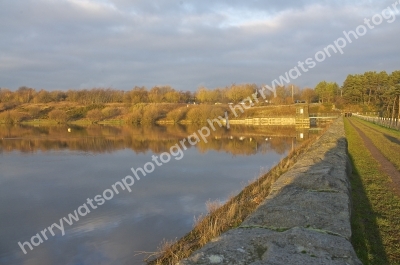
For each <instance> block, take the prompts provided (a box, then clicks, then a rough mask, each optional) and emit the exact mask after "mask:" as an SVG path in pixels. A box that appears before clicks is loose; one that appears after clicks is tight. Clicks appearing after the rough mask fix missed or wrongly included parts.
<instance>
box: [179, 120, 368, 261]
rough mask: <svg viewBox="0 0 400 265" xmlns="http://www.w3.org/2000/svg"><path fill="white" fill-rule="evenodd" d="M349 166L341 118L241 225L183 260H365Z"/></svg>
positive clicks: (282, 178) (280, 179) (283, 176)
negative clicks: (358, 242)
mask: <svg viewBox="0 0 400 265" xmlns="http://www.w3.org/2000/svg"><path fill="white" fill-rule="evenodd" d="M350 171H351V168H350V164H349V159H348V155H347V141H346V139H345V132H344V126H343V119H342V118H339V119H337V120H336V121H335V122H334V123H333V124H332V125H331V127H330V128H329V129H328V131H327V132H326V133H324V134H323V135H322V136H321V137H320V138H319V139H318V140H317V141H316V142H315V143H314V144H313V145H312V146H311V147H310V149H309V150H308V151H307V152H306V153H305V154H303V156H302V157H301V158H300V159H299V160H298V162H297V163H296V164H295V165H294V166H293V168H291V169H290V170H289V171H288V172H286V173H285V174H283V175H282V176H281V177H280V178H279V179H278V180H277V181H276V182H275V183H274V184H273V186H272V189H271V193H270V195H269V196H268V197H267V198H266V199H265V201H264V202H263V203H261V205H260V206H259V207H258V208H257V209H256V211H255V212H254V213H253V214H252V215H250V216H249V217H248V218H247V219H246V220H245V221H244V222H243V223H242V224H241V225H240V227H239V228H236V229H232V230H230V231H228V232H226V233H224V234H222V235H221V236H220V237H218V238H215V239H214V240H212V242H210V243H208V244H207V245H206V246H204V247H203V248H202V249H200V250H198V251H196V252H194V253H193V254H192V256H190V257H189V258H187V259H184V260H182V261H181V262H180V263H179V264H180V265H194V264H243V265H245V264H246V265H247V264H252V265H260V264H271V265H272V264H274V265H277V264H282V265H283V264H285V265H287V264H318V265H319V264H362V263H361V262H360V261H359V259H358V258H357V256H356V254H355V252H354V249H353V247H352V245H351V243H350V237H351V226H350V210H351V201H350V198H351V196H350V184H349V180H348V174H349V173H350Z"/></svg>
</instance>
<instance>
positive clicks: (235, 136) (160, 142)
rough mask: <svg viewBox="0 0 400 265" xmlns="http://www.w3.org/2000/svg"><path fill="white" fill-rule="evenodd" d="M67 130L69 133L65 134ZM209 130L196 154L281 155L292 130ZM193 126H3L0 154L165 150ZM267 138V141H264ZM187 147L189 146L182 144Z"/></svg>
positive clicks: (289, 141) (266, 128)
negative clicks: (198, 152)
mask: <svg viewBox="0 0 400 265" xmlns="http://www.w3.org/2000/svg"><path fill="white" fill-rule="evenodd" d="M68 128H71V132H68ZM216 128H218V129H217V130H216V131H212V130H211V134H210V136H208V137H207V141H208V142H207V143H205V142H203V141H200V142H199V143H198V144H197V148H198V149H199V150H200V152H207V151H210V150H214V151H218V152H227V153H231V154H234V155H251V154H255V153H258V152H261V153H267V152H268V151H270V150H274V151H275V152H277V153H279V154H283V153H284V152H285V151H286V150H288V149H289V148H290V147H291V145H292V141H293V140H292V139H293V137H294V136H295V135H296V134H295V130H294V128H288V127H283V128H279V127H250V126H233V127H231V129H229V130H228V129H226V128H219V127H218V126H217V127H216ZM199 129H201V127H199V126H195V125H187V126H186V125H179V124H178V125H171V126H139V127H134V126H119V127H117V126H102V125H90V126H84V127H83V126H76V125H74V126H40V127H35V126H26V125H23V126H8V127H6V126H4V127H0V151H3V152H10V151H13V150H19V151H21V152H36V151H39V150H40V151H48V150H65V149H68V150H75V151H85V152H93V153H103V152H113V151H116V150H121V149H125V148H129V149H132V150H133V151H135V152H136V153H143V152H146V151H148V150H151V151H152V152H154V153H161V152H164V151H169V149H170V147H171V146H173V145H175V144H177V143H178V142H179V141H180V140H182V139H185V138H187V137H188V136H189V135H191V134H193V133H196V132H197V131H198V130H199ZM266 139H267V140H266ZM186 146H187V147H188V148H190V144H188V143H187V144H186Z"/></svg>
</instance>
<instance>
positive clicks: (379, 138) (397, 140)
mask: <svg viewBox="0 0 400 265" xmlns="http://www.w3.org/2000/svg"><path fill="white" fill-rule="evenodd" d="M352 120H353V122H356V123H357V126H359V128H360V129H362V130H363V132H364V133H365V134H366V135H367V136H368V138H370V139H371V141H372V142H373V143H374V145H375V146H376V147H377V148H378V149H379V151H381V153H382V154H383V155H384V156H385V157H386V158H387V159H388V160H389V161H390V162H392V164H393V165H395V166H396V168H397V169H398V170H400V131H397V130H393V129H389V128H386V127H382V126H379V125H376V124H373V123H370V122H367V121H363V120H360V119H352ZM399 236H400V235H399Z"/></svg>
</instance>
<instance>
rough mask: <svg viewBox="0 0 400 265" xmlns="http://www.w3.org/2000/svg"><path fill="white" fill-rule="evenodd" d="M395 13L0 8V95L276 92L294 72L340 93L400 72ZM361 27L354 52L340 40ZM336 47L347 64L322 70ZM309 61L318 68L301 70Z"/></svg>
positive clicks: (48, 0)
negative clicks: (364, 77) (366, 78)
mask: <svg viewBox="0 0 400 265" xmlns="http://www.w3.org/2000/svg"><path fill="white" fill-rule="evenodd" d="M398 1H400V0H398ZM393 4H396V6H395V7H396V8H397V9H398V10H397V9H396V8H395V7H393ZM388 6H390V9H389V10H388V9H386V8H387V7H388ZM384 10H386V11H384ZM399 10H400V4H399V2H397V0H396V2H395V1H394V0H389V1H386V0H383V1H373V0H357V1H353V0H350V1H344V0H335V1H327V0H325V1H320V0H319V1H317V0H298V1H289V0H268V1H259V0H246V1H238V0H215V1H204V0H203V1H200V0H193V1H188V0H154V1H149V0H24V1H22V0H0V87H3V88H9V89H11V90H15V89H17V88H18V87H20V86H28V87H33V88H35V89H46V90H56V89H61V90H67V89H84V88H93V87H102V88H113V89H121V90H129V89H132V88H133V87H134V86H146V87H148V88H151V87H153V86H156V85H170V86H172V87H173V88H175V89H178V90H190V91H195V90H196V89H198V88H199V87H200V86H206V87H208V88H216V87H225V86H229V85H231V84H241V83H255V84H257V85H264V84H271V82H273V80H274V79H277V78H279V76H280V75H283V76H284V75H285V73H288V71H290V70H291V69H293V68H294V67H297V69H298V71H292V72H291V77H296V78H291V80H288V81H289V82H290V83H293V84H296V85H298V86H300V87H312V88H313V87H315V85H316V84H317V83H318V82H320V81H322V80H326V81H332V82H338V84H339V85H342V83H343V81H344V79H345V78H346V76H347V75H348V74H357V73H364V72H365V71H383V70H385V71H387V72H392V71H394V70H399V69H400V66H399V62H400V60H399V59H400V55H399V54H400V53H399V49H398V47H399V44H398V42H399V36H400V25H399V24H400V13H399ZM382 12H383V13H382ZM372 18H374V20H371V19H372ZM364 19H370V20H371V21H370V22H369V25H368V26H367V24H366V23H365V21H364ZM360 25H364V28H366V30H365V31H362V29H363V28H359V33H362V34H360V35H359V36H357V37H358V39H355V38H354V36H353V39H352V37H351V36H352V35H350V40H351V41H352V42H351V43H350V42H349V40H348V39H346V38H345V36H344V33H343V31H346V32H349V31H355V30H356V29H357V28H358V27H359V26H360ZM361 35H362V36H361ZM339 38H342V39H343V40H346V45H344V46H345V47H344V48H343V49H342V51H343V54H341V53H340V52H339V50H338V49H337V52H336V53H334V52H333V50H332V49H331V50H330V51H331V52H330V55H331V56H330V57H329V56H327V53H326V52H324V53H325V57H326V58H325V59H324V60H321V62H318V61H316V59H315V55H316V54H317V53H318V52H320V53H319V59H323V54H322V53H321V52H323V51H324V48H325V47H327V46H328V45H334V44H335V41H336V43H337V44H336V46H335V47H338V46H337V45H342V44H343V42H340V41H338V39H339ZM307 58H312V60H313V61H315V62H316V65H315V66H314V67H312V69H311V67H309V68H307V69H304V70H299V69H300V68H299V66H298V63H299V62H304V61H305V60H306V59H307ZM305 70H307V71H305ZM295 72H297V74H295ZM298 73H300V75H299V74H298Z"/></svg>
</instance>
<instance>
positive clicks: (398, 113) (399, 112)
mask: <svg viewBox="0 0 400 265" xmlns="http://www.w3.org/2000/svg"><path fill="white" fill-rule="evenodd" d="M397 97H398V98H399V109H398V111H397V124H396V125H397V127H398V126H399V119H400V95H398V96H397Z"/></svg>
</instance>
